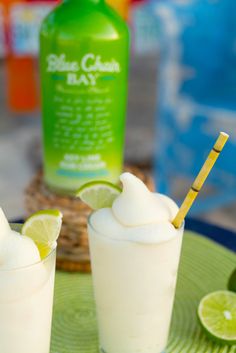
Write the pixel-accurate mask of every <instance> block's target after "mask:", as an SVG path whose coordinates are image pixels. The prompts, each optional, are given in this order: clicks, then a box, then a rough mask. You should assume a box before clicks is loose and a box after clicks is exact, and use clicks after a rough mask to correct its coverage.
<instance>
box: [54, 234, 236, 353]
mask: <svg viewBox="0 0 236 353" xmlns="http://www.w3.org/2000/svg"><path fill="white" fill-rule="evenodd" d="M235 264H236V255H235V254H234V253H232V252H230V251H229V250H226V249H225V248H223V247H222V246H220V245H217V244H216V243H214V242H212V241H210V240H208V239H206V238H204V237H201V236H199V235H196V234H194V233H191V232H185V236H184V244H183V251H182V257H181V263H180V271H179V278H178V284H177V292H176V300H175V306H174V314H173V320H172V326H171V330H170V338H169V344H168V348H167V350H166V353H235V352H236V346H232V347H227V346H224V347H223V346H219V345H218V344H215V343H212V342H211V341H210V340H209V339H208V338H207V337H206V336H205V334H204V333H203V332H202V330H201V328H200V326H199V323H198V321H197V315H196V311H197V306H198V303H199V301H200V299H201V298H202V297H203V296H204V295H205V294H207V293H209V292H212V291H215V290H219V289H226V286H227V280H228V277H229V275H230V273H231V272H232V270H233V269H234V267H235ZM54 304H55V305H54V317H53V327H52V347H51V353H98V349H97V328H96V317H95V306H94V300H93V293H92V282H91V276H90V275H86V274H68V273H63V272H57V275H56V286H55V302H54ZM131 353H132V352H131Z"/></svg>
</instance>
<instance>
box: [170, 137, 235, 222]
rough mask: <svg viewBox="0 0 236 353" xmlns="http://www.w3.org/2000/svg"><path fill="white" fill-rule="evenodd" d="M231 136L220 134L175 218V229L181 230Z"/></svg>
mask: <svg viewBox="0 0 236 353" xmlns="http://www.w3.org/2000/svg"><path fill="white" fill-rule="evenodd" d="M228 138H229V135H228V134H226V133H225V132H220V135H219V137H218V139H217V140H216V143H215V144H214V147H213V148H212V150H211V152H210V153H209V155H208V157H207V159H206V161H205V163H204V164H203V166H202V169H201V170H200V172H199V174H198V176H197V177H196V179H195V180H194V182H193V184H192V186H191V188H190V190H189V192H188V194H187V196H186V197H185V199H184V202H183V203H182V205H181V207H180V209H179V211H178V213H177V215H176V216H175V218H174V220H173V221H172V224H173V225H174V226H175V228H180V227H181V225H182V223H183V220H184V218H185V216H186V215H187V213H188V211H189V210H190V208H191V206H192V204H193V202H194V200H195V199H196V197H197V195H198V193H199V191H200V190H201V188H202V186H203V184H204V182H205V180H206V178H207V177H208V175H209V173H210V171H211V169H212V167H213V166H214V164H215V162H216V160H217V158H218V157H219V155H220V153H221V151H222V150H223V148H224V145H225V143H226V141H227V140H228Z"/></svg>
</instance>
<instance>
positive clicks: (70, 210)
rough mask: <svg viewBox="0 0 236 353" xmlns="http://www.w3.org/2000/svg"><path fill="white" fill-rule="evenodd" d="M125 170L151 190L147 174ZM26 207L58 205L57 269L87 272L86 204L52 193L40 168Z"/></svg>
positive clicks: (30, 186)
mask: <svg viewBox="0 0 236 353" xmlns="http://www.w3.org/2000/svg"><path fill="white" fill-rule="evenodd" d="M125 170H126V171H130V172H132V173H133V174H135V175H136V176H137V177H139V178H140V179H141V180H143V181H144V182H145V183H146V185H147V186H148V188H149V189H150V190H153V189H154V183H153V180H152V178H151V177H150V175H149V174H148V173H146V172H144V171H142V170H141V169H139V168H137V167H134V166H127V167H126V168H125ZM25 206H26V211H27V214H28V215H30V214H32V213H34V212H36V211H38V210H41V209H50V208H58V209H59V210H60V211H61V212H62V213H63V225H62V231H61V235H60V237H59V240H58V251H57V268H59V269H64V270H67V271H81V272H89V271H90V261H89V251H88V237H87V217H88V215H89V214H90V213H91V210H90V209H89V207H87V206H86V205H85V204H84V203H83V202H81V201H80V200H79V199H76V198H73V197H67V196H61V195H56V194H55V193H53V192H51V191H50V190H49V189H48V188H47V187H46V186H45V184H44V182H43V175H42V172H41V171H40V172H38V173H37V175H35V177H34V178H33V180H32V181H31V182H30V184H29V185H28V187H27V189H26V191H25ZM60 353H61V352H60Z"/></svg>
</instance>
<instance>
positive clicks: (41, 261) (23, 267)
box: [0, 243, 57, 274]
mask: <svg viewBox="0 0 236 353" xmlns="http://www.w3.org/2000/svg"><path fill="white" fill-rule="evenodd" d="M56 249H57V243H55V244H54V245H53V248H52V250H51V251H50V253H49V254H48V255H47V256H46V257H45V258H43V259H41V260H40V261H37V262H34V263H32V264H30V265H25V266H20V267H15V268H4V269H1V267H0V274H1V273H5V272H17V271H23V270H27V269H30V268H34V267H36V266H38V265H39V264H42V263H44V262H47V261H48V260H49V259H50V258H51V257H52V255H54V254H55V253H56Z"/></svg>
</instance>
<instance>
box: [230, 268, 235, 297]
mask: <svg viewBox="0 0 236 353" xmlns="http://www.w3.org/2000/svg"><path fill="white" fill-rule="evenodd" d="M228 290H231V291H232V292H235V293H236V269H235V270H234V271H233V272H232V274H231V276H230V278H229V282H228Z"/></svg>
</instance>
